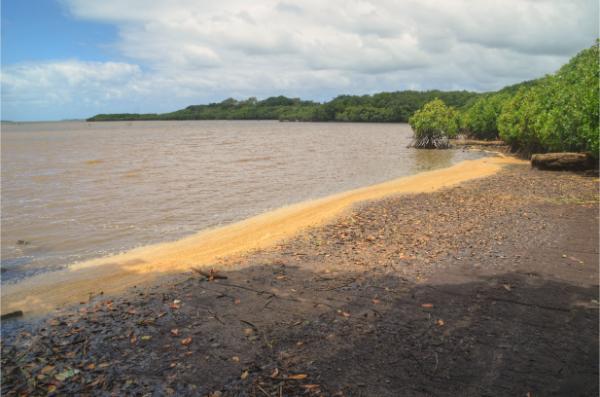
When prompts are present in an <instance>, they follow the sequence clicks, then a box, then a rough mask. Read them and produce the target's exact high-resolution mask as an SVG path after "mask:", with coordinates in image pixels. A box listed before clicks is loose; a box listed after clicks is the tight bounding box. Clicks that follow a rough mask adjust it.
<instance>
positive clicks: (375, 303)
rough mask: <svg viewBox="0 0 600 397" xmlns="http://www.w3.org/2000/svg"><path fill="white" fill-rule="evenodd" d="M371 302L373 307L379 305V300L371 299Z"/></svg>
mask: <svg viewBox="0 0 600 397" xmlns="http://www.w3.org/2000/svg"><path fill="white" fill-rule="evenodd" d="M371 302H373V304H374V305H378V304H380V303H381V301H380V300H379V299H373V300H372V301H371Z"/></svg>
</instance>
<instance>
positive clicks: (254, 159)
mask: <svg viewBox="0 0 600 397" xmlns="http://www.w3.org/2000/svg"><path fill="white" fill-rule="evenodd" d="M272 159H273V157H272V156H264V157H250V158H245V159H239V160H235V161H234V163H252V162H255V161H268V160H272Z"/></svg>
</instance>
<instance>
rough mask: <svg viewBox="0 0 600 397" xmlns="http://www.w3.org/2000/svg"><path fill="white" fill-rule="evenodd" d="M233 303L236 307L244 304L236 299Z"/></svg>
mask: <svg viewBox="0 0 600 397" xmlns="http://www.w3.org/2000/svg"><path fill="white" fill-rule="evenodd" d="M233 303H235V304H236V305H239V304H240V303H242V301H241V300H239V299H236V300H234V301H233Z"/></svg>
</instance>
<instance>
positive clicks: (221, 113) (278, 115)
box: [88, 91, 480, 122]
mask: <svg viewBox="0 0 600 397" xmlns="http://www.w3.org/2000/svg"><path fill="white" fill-rule="evenodd" d="M478 96H480V94H476V93H473V92H467V91H450V92H444V91H423V92H419V91H399V92H382V93H379V94H375V95H362V96H357V95H340V96H338V97H336V98H334V99H332V100H331V101H329V102H325V103H318V102H313V101H303V100H300V99H298V98H287V97H284V96H278V97H271V98H267V99H264V100H262V101H259V100H257V99H256V98H249V99H246V100H243V101H238V100H235V99H232V98H229V99H226V100H224V101H222V102H220V103H211V104H208V105H194V106H188V107H187V108H185V109H181V110H177V111H175V112H171V113H162V114H156V113H150V114H134V113H121V114H99V115H96V116H94V117H91V118H89V119H88V121H129V120H281V121H354V122H406V121H408V118H409V117H410V116H411V115H412V114H413V113H414V112H415V111H416V110H417V109H419V108H420V107H421V106H423V105H424V104H425V103H427V102H429V101H431V100H433V99H435V98H439V99H441V100H443V101H444V102H445V103H447V104H449V105H450V106H455V107H462V106H465V105H466V104H467V103H469V101H472V100H474V99H475V98H477V97H478Z"/></svg>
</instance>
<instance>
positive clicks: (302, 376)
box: [287, 374, 308, 380]
mask: <svg viewBox="0 0 600 397" xmlns="http://www.w3.org/2000/svg"><path fill="white" fill-rule="evenodd" d="M287 378H288V379H294V380H302V379H306V378H308V375H306V374H292V375H289V376H288V377H287Z"/></svg>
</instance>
